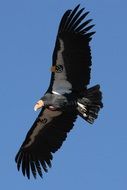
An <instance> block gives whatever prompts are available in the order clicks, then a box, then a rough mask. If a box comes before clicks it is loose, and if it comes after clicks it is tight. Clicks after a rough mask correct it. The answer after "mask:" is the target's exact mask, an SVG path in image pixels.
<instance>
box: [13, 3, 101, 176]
mask: <svg viewBox="0 0 127 190" xmlns="http://www.w3.org/2000/svg"><path fill="white" fill-rule="evenodd" d="M79 7H80V5H78V6H76V7H75V8H74V9H73V10H67V11H66V12H65V13H64V15H63V17H62V19H61V22H60V25H59V28H58V33H57V37H56V43H55V48H54V52H53V56H52V67H51V81H50V85H49V88H48V90H47V91H46V93H45V94H44V96H43V97H42V98H40V100H39V101H38V102H37V103H36V105H35V107H34V109H35V110H38V109H39V108H41V111H40V113H39V115H38V117H37V119H36V120H35V122H34V123H33V125H32V127H31V129H30V130H29V132H28V133H27V135H26V138H25V140H24V142H23V144H22V145H21V147H20V149H19V151H18V153H17V155H16V158H15V161H16V163H17V168H18V170H20V169H21V170H22V173H23V175H24V176H27V177H28V179H30V176H31V174H33V176H34V178H36V176H37V174H39V175H40V177H43V172H44V171H45V172H47V171H48V167H51V160H52V159H53V153H55V152H56V151H57V150H58V149H59V148H60V147H61V146H62V144H63V141H65V139H66V137H67V134H68V133H69V131H70V130H71V129H72V128H73V126H74V122H75V121H76V118H77V117H78V116H80V117H82V118H83V119H84V120H86V121H87V122H89V123H90V124H93V122H94V120H95V119H96V118H97V116H98V112H99V110H100V108H102V107H103V103H102V93H101V91H100V85H95V86H94V87H91V88H87V86H88V85H89V82H90V70H91V49H90V44H89V43H90V41H91V39H92V35H93V34H94V33H95V32H94V31H91V29H92V27H93V26H94V25H90V22H91V21H92V19H88V20H86V16H87V15H88V13H89V12H85V11H84V8H82V9H80V8H79Z"/></svg>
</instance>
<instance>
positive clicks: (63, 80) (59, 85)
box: [52, 39, 72, 95]
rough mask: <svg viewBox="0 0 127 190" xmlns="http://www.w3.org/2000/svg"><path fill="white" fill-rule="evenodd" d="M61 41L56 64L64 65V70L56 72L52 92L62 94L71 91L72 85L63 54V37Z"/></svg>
mask: <svg viewBox="0 0 127 190" xmlns="http://www.w3.org/2000/svg"><path fill="white" fill-rule="evenodd" d="M59 42H60V50H59V51H58V52H57V59H56V66H58V65H62V67H63V70H62V72H60V73H59V72H55V75H54V83H53V88H52V93H54V94H59V95H61V94H65V93H68V94H69V93H71V90H72V85H71V83H70V82H69V81H67V75H66V70H65V66H64V59H63V55H62V53H63V51H64V42H63V40H62V39H59Z"/></svg>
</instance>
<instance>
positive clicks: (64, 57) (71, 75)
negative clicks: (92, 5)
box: [48, 5, 95, 94]
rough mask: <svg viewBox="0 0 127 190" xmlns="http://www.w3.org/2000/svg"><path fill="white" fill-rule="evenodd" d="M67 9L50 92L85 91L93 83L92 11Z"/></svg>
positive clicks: (62, 22) (62, 20)
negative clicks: (90, 12) (89, 14)
mask: <svg viewBox="0 0 127 190" xmlns="http://www.w3.org/2000/svg"><path fill="white" fill-rule="evenodd" d="M83 11H84V8H82V9H80V10H79V5H78V6H77V7H75V9H73V10H67V11H66V12H65V14H64V15H63V17H62V19H61V22H60V25H59V29H58V34H57V38H56V44H55V48H54V52H53V64H52V69H51V70H52V75H51V82H50V86H49V89H48V91H50V92H52V93H54V94H55V93H56V94H65V93H68V94H69V93H71V92H77V93H80V92H82V91H84V89H85V88H86V87H87V85H88V84H89V81H90V70H91V68H90V67H91V50H90V45H89V42H90V40H91V39H92V35H93V34H94V33H95V32H90V29H91V28H92V27H93V26H94V25H89V24H90V22H91V21H92V19H88V20H86V19H85V18H86V16H87V15H88V13H89V12H84V13H83Z"/></svg>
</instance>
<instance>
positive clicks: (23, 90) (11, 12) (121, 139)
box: [0, 0, 127, 190]
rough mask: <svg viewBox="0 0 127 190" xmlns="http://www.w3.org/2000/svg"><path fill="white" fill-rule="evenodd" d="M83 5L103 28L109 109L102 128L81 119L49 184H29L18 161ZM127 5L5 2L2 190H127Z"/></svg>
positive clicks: (0, 10)
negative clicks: (63, 23)
mask: <svg viewBox="0 0 127 190" xmlns="http://www.w3.org/2000/svg"><path fill="white" fill-rule="evenodd" d="M79 3H81V6H82V7H86V9H87V10H89V11H91V13H90V14H89V17H88V18H93V19H94V21H93V23H95V24H96V26H95V30H96V31H97V33H96V34H95V35H94V37H93V40H92V42H91V48H92V57H93V59H92V60H93V66H92V75H91V86H92V85H94V84H96V83H100V84H101V88H102V90H103V94H104V95H103V96H104V99H103V102H104V109H103V110H102V111H101V112H100V116H99V118H98V120H97V121H96V122H95V124H94V125H93V126H92V127H90V125H89V124H87V123H86V122H84V121H83V120H82V119H81V118H79V119H78V120H77V121H76V123H75V127H74V129H73V130H72V131H71V133H70V134H69V136H68V139H67V141H66V142H65V143H64V145H63V147H62V148H61V149H60V150H59V151H58V152H57V153H56V154H55V155H54V159H53V167H52V169H50V170H49V173H48V174H45V175H44V179H43V180H41V179H39V177H38V179H37V180H34V179H33V178H32V179H31V180H30V181H29V180H27V179H26V178H24V177H23V176H22V174H21V173H19V172H18V171H17V169H16V164H15V162H14V157H15V154H16V152H17V151H18V149H19V146H20V145H21V143H22V141H23V140H24V138H25V135H26V133H27V131H28V129H29V128H30V127H31V124H32V123H33V121H34V120H35V118H36V117H37V115H38V113H35V112H34V111H33V106H34V103H35V102H36V101H37V100H38V99H39V98H40V97H41V96H42V95H43V93H44V92H45V90H46V88H47V87H48V84H49V80H50V71H49V68H50V66H51V58H52V51H53V48H54V43H55V38H56V33H57V28H58V24H59V21H60V19H61V16H62V15H63V13H64V11H65V10H66V9H68V8H69V9H70V8H74V7H75V6H76V5H77V4H79ZM126 7H127V2H126V1H122V2H121V1H120V0H94V1H92V0H89V1H77V0H70V1H65V0H61V1H58V0H55V1H49V0H46V2H45V1H42V0H37V1H34V0H22V1H17V0H11V1H10V0H4V1H0V104H1V116H0V119H1V133H0V178H1V179H0V187H2V188H3V189H5V190H7V189H13V190H17V189H18V190H20V189H21V190H22V189H24V190H25V189H27V190H28V189H30V190H35V189H38V190H39V189H46V190H48V189H55V190H58V189H60V190H65V189H67V190H68V189H73V190H77V189H79V190H84V189H87V190H93V189H94V190H102V189H103V190H107V189H109V190H110V189H115V190H119V189H122V190H126V189H127V126H126V107H127V102H126V97H127V89H126V84H125V81H126V80H127V77H126V70H127V66H126V60H127V58H126V54H127V53H126V39H127V38H126V34H127V26H126V17H127V12H126Z"/></svg>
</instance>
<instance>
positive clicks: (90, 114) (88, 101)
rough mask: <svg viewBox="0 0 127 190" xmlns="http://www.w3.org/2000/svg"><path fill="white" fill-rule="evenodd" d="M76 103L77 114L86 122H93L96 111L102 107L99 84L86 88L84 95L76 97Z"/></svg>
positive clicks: (96, 115) (96, 114)
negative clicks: (79, 97)
mask: <svg viewBox="0 0 127 190" xmlns="http://www.w3.org/2000/svg"><path fill="white" fill-rule="evenodd" d="M77 104H78V107H77V109H78V112H79V115H80V116H81V117H82V118H83V119H85V120H86V121H87V122H89V123H91V124H93V123H94V120H95V119H96V118H97V117H98V112H99V111H100V109H101V108H102V107H103V103H102V92H101V91H100V85H96V86H93V87H91V88H89V89H87V91H86V93H85V95H84V97H82V98H81V99H78V102H77Z"/></svg>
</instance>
